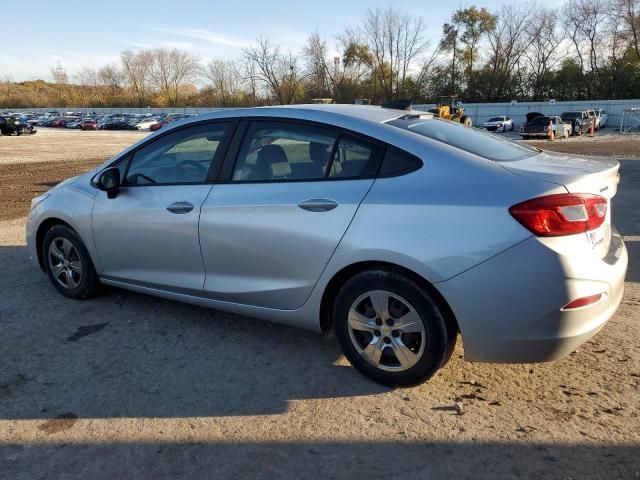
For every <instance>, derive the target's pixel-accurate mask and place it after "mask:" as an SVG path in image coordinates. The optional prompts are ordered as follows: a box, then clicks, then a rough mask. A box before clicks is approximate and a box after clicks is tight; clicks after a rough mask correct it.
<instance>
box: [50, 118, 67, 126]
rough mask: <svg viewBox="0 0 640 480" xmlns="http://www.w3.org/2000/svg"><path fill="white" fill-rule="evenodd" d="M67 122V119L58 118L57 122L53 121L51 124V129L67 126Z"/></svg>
mask: <svg viewBox="0 0 640 480" xmlns="http://www.w3.org/2000/svg"><path fill="white" fill-rule="evenodd" d="M67 121H69V119H68V118H59V119H57V120H54V121H53V122H51V125H50V126H51V127H66V126H67Z"/></svg>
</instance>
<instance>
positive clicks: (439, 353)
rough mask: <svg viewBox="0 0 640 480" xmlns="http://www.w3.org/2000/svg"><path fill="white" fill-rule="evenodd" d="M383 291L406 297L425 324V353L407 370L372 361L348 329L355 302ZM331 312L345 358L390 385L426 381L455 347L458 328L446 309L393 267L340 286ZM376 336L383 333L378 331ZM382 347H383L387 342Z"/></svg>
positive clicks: (406, 384)
mask: <svg viewBox="0 0 640 480" xmlns="http://www.w3.org/2000/svg"><path fill="white" fill-rule="evenodd" d="M380 290H383V291H386V292H389V293H391V294H393V295H397V296H399V297H401V298H402V299H406V300H407V301H408V302H409V303H410V304H411V306H412V308H413V309H414V310H415V312H416V313H417V314H418V316H419V317H420V320H421V321H422V325H423V326H424V332H425V334H424V335H423V336H422V337H421V339H422V340H421V341H424V342H425V345H424V349H423V353H422V356H421V357H419V359H418V361H417V363H415V364H414V365H413V366H411V367H410V368H408V369H405V370H400V371H388V370H385V369H383V368H377V367H376V366H374V365H373V364H372V363H369V361H367V360H366V359H365V358H364V357H363V356H362V354H361V353H360V352H359V351H358V348H357V347H356V345H355V344H354V340H352V337H351V334H350V332H349V325H348V323H349V321H348V317H349V312H350V310H351V307H352V305H354V302H357V301H358V299H359V298H361V297H362V296H363V295H365V296H366V294H367V292H373V291H380ZM390 305H391V304H389V305H388V307H390ZM389 309H390V308H389ZM332 314H333V325H334V330H335V333H336V337H337V339H338V342H339V344H340V347H341V348H342V351H343V353H344V355H345V357H347V359H348V360H349V361H350V362H351V364H352V365H353V366H354V367H355V368H356V369H357V370H358V371H360V372H361V373H362V374H364V375H365V376H367V377H369V378H370V379H371V380H373V381H375V382H378V383H381V384H383V385H387V386H390V387H408V386H412V385H417V384H420V383H423V382H425V381H426V380H428V379H429V378H431V377H432V376H433V375H434V373H435V372H436V371H437V370H438V369H439V368H441V367H443V366H444V365H445V364H446V362H447V361H448V360H449V357H450V356H451V353H452V352H453V348H454V347H455V342H456V337H457V329H456V328H453V327H451V326H450V325H448V323H447V321H446V319H445V316H444V308H442V307H441V306H440V305H439V302H438V300H437V298H436V297H435V296H434V295H433V294H432V293H431V292H429V291H428V290H427V289H425V288H424V287H422V286H421V285H420V284H418V283H416V282H415V281H414V280H412V279H411V278H409V277H407V276H405V275H403V274H401V273H398V272H395V271H392V270H384V269H377V270H369V271H365V272H362V273H359V274H357V275H355V276H354V277H352V278H351V279H350V280H348V281H347V282H346V283H345V284H344V285H343V287H342V288H341V289H340V292H339V293H338V295H337V297H336V299H335V301H334V304H333V313H332ZM380 328H383V327H380ZM391 328H393V327H391ZM371 335H374V334H371ZM377 335H383V334H381V333H380V332H378V333H377ZM395 336H396V335H394V337H395ZM425 337H426V338H425ZM370 338H374V337H373V336H372V337H370ZM365 343H366V342H365ZM382 348H383V350H384V349H385V348H387V345H383V347H382ZM392 351H393V349H392Z"/></svg>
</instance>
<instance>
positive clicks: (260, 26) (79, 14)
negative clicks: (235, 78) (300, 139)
mask: <svg viewBox="0 0 640 480" xmlns="http://www.w3.org/2000/svg"><path fill="white" fill-rule="evenodd" d="M516 1H517V2H523V3H525V2H526V3H531V2H529V1H527V0H510V2H511V3H514V2H516ZM28 3H29V7H28V8H4V9H1V11H0V29H1V30H2V33H3V34H2V42H0V79H3V78H6V77H7V76H8V77H9V78H11V79H12V80H14V81H22V80H32V79H36V78H42V79H45V80H50V79H51V69H52V68H53V67H55V66H56V65H57V63H58V62H60V63H61V64H62V66H63V67H64V68H65V69H66V70H67V72H68V73H69V74H70V76H71V77H72V76H73V74H74V72H76V71H78V70H80V69H81V68H82V67H84V66H88V67H91V68H99V67H101V66H103V65H105V64H106V63H109V62H114V61H117V60H118V58H119V55H120V52H121V51H123V50H126V49H133V50H138V49H142V48H155V47H176V48H179V49H183V50H188V51H190V52H192V53H194V54H197V55H199V56H200V57H201V59H202V60H203V62H207V61H209V60H211V59H214V58H216V59H232V58H237V57H238V56H239V55H240V54H241V50H242V48H243V47H246V46H248V45H250V44H251V43H252V42H254V41H255V39H256V38H257V37H258V36H261V35H262V36H265V37H268V38H269V39H271V40H272V41H273V42H275V43H278V44H280V45H281V48H282V49H283V50H284V51H291V52H293V53H296V54H297V53H299V52H300V51H301V49H302V47H303V46H304V44H305V42H306V39H307V37H308V36H309V34H310V33H312V32H314V31H318V32H319V33H320V35H321V36H322V37H324V38H325V39H326V40H327V41H328V43H329V45H330V46H333V47H335V45H336V40H335V37H336V35H337V34H339V33H341V32H342V31H343V30H344V28H345V27H346V26H347V25H349V26H355V25H358V24H359V23H360V22H361V21H362V19H363V18H364V16H365V15H366V12H367V9H375V8H376V7H381V8H386V7H388V6H390V5H393V6H394V7H395V8H397V9H399V10H402V11H404V12H407V13H410V14H411V15H415V16H421V17H423V18H424V20H425V22H426V32H425V33H426V36H427V37H429V38H431V39H432V44H433V45H435V44H436V43H437V41H438V39H439V36H440V32H441V28H442V24H443V23H444V22H446V21H448V20H449V18H450V16H451V13H452V11H453V10H455V9H457V8H459V7H468V6H471V5H476V6H478V7H487V8H489V9H490V10H498V9H499V8H500V6H501V5H502V4H503V3H505V0H477V1H471V0H456V1H433V0H421V1H418V0H396V1H391V0H387V1H376V0H369V1H363V0H322V1H317V2H303V1H281V0H226V1H222V2H220V1H205V0H183V1H182V2H180V1H178V2H176V1H175V0H172V1H166V0H155V1H154V0H129V1H122V0H108V1H95V2H86V1H78V0H66V1H65V0H62V1H55V2H54V1H51V0H30V1H29V2H28ZM180 5H184V8H182V7H181V6H180Z"/></svg>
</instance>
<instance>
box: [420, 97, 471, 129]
mask: <svg viewBox="0 0 640 480" xmlns="http://www.w3.org/2000/svg"><path fill="white" fill-rule="evenodd" d="M429 112H431V113H433V114H435V115H436V116H437V117H440V118H444V119H445V120H451V121H452V122H460V123H462V124H463V125H467V126H469V127H470V126H471V125H472V122H471V117H469V116H467V115H465V114H464V108H463V107H462V106H460V105H459V104H458V96H457V95H449V96H448V97H444V96H443V97H438V107H437V108H432V109H430V110H429Z"/></svg>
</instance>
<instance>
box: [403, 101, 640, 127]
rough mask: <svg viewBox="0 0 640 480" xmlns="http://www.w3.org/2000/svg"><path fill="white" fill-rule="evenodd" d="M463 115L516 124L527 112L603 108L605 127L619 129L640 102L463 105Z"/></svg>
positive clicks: (424, 107) (475, 120) (478, 121)
mask: <svg viewBox="0 0 640 480" xmlns="http://www.w3.org/2000/svg"><path fill="white" fill-rule="evenodd" d="M462 106H463V107H464V109H465V115H471V118H472V120H473V124H474V125H479V124H482V123H483V122H486V121H487V120H488V119H489V118H490V117H494V116H498V115H507V116H509V117H511V118H513V119H514V121H515V122H516V124H518V125H519V124H521V123H524V122H525V121H526V115H527V113H529V112H540V113H543V114H545V115H560V114H561V113H562V112H568V111H571V110H587V109H596V108H603V109H605V110H606V111H607V114H608V115H609V118H608V120H607V126H609V127H619V126H620V120H621V119H622V115H623V111H624V109H625V108H628V107H640V100H582V101H575V102H555V104H552V103H549V102H518V103H516V104H515V105H511V103H463V104H462ZM433 107H435V105H414V108H415V109H416V110H427V109H428V108H433Z"/></svg>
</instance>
